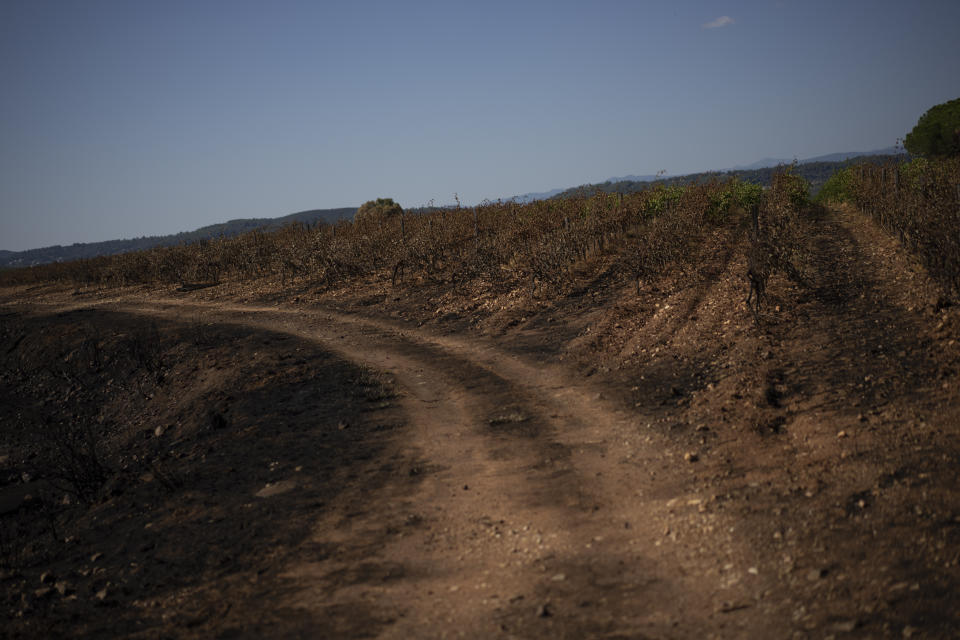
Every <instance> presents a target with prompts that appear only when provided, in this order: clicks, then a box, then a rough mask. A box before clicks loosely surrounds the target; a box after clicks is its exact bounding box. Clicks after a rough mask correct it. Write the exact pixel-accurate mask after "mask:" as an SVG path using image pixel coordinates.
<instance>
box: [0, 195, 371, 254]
mask: <svg viewBox="0 0 960 640" xmlns="http://www.w3.org/2000/svg"><path fill="white" fill-rule="evenodd" d="M356 212H357V210H356V208H355V207H346V208H342V209H311V210H310V211H300V212H297V213H291V214H290V215H286V216H283V217H280V218H239V219H236V220H230V221H229V222H221V223H218V224H211V225H207V226H205V227H200V228H199V229H195V230H194V231H185V232H181V233H175V234H172V235H166V236H145V237H142V238H132V239H123V240H106V241H103V242H78V243H75V244H72V245H69V246H62V245H53V246H52V247H42V248H39V249H29V250H27V251H2V250H0V268H4V267H29V266H31V265H35V264H43V263H46V262H64V261H67V260H77V259H80V258H94V257H96V256H107V255H115V254H118V253H126V252H128V251H140V250H143V249H151V248H153V247H166V246H171V245H178V244H188V243H191V242H197V241H199V240H205V239H209V238H218V237H220V236H235V235H237V234H240V233H245V232H247V231H253V230H254V229H277V228H280V227H284V226H286V225H288V224H293V223H297V222H299V223H302V224H316V223H318V222H325V223H334V222H337V221H338V220H343V219H345V218H352V217H353V214H354V213H356Z"/></svg>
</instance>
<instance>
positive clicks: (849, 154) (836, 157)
mask: <svg viewBox="0 0 960 640" xmlns="http://www.w3.org/2000/svg"><path fill="white" fill-rule="evenodd" d="M904 153H906V152H905V151H904V150H903V149H899V148H897V147H887V148H885V149H876V150H875V151H844V152H841V153H828V154H826V155H822V156H814V157H812V158H806V159H804V160H801V161H800V163H802V164H806V163H810V162H843V161H844V160H849V159H851V158H862V157H865V156H896V155H901V154H904ZM791 162H793V159H791V158H764V159H763V160H757V161H756V162H752V163H750V164H741V165H737V166H735V167H731V168H730V169H725V171H743V170H749V169H765V168H767V167H776V166H777V165H781V164H790V163H791Z"/></svg>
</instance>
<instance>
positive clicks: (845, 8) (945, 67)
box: [0, 0, 960, 250]
mask: <svg viewBox="0 0 960 640" xmlns="http://www.w3.org/2000/svg"><path fill="white" fill-rule="evenodd" d="M958 29H960V2H958V1H957V0H941V1H938V2H934V1H931V0H916V1H914V2H911V3H906V2H902V1H899V2H888V1H885V0H870V1H868V0H835V1H832V2H821V1H815V0H805V1H802V2H801V1H793V0H780V1H778V0H770V1H751V2H748V1H731V2H716V1H710V2H708V1H706V0H700V1H689V2H685V1H683V0H676V1H674V2H662V1H658V2H645V1H635V2H606V1H602V0H600V1H593V2H589V3H588V2H564V1H562V0H554V1H550V2H523V1H522V0H514V1H512V2H499V1H498V0H488V1H485V2H478V1H477V0H474V1H472V2H457V1H446V2H426V1H410V2H401V1H399V0H397V1H393V2H365V1H362V0H354V1H352V2H320V1H314V2H306V1H302V2H286V1H282V0H274V1H271V2H266V1H262V2H248V1H245V0H235V1H229V2H227V1H222V2H221V1H203V0H190V1H180V0H164V1H162V2H160V1H156V2H145V1H140V0H118V1H108V0H84V1H83V2H77V1H73V0H63V1H52V0H3V2H0V87H3V91H2V92H0V249H8V250H20V249H26V248H32V247H39V246H46V245H51V244H70V243H73V242H90V241H96V240H107V239H113V238H120V237H136V236H142V235H156V234H165V233H172V232H176V231H183V230H189V229H194V228H196V227H199V226H202V225H205V224H210V223H214V222H220V221H224V220H228V219H231V218H240V217H274V216H280V215H285V214H287V213H292V212H294V211H300V210H304V209H312V208H330V207H340V206H357V205H359V204H361V203H362V202H364V201H366V200H369V199H372V198H376V197H392V198H394V199H396V200H398V201H399V202H400V203H401V204H403V205H404V206H408V207H409V206H418V205H422V204H426V203H428V202H429V201H431V200H432V201H435V202H436V203H449V202H452V201H453V194H454V193H457V194H459V197H460V199H461V201H463V202H465V203H469V204H472V203H476V202H479V201H480V200H483V199H484V198H490V199H496V198H499V197H509V196H511V195H516V194H521V193H526V192H530V191H545V190H547V189H551V188H555V187H569V186H575V185H579V184H583V183H586V182H592V181H598V180H605V179H607V178H609V177H611V176H619V175H625V174H648V173H656V172H657V171H659V170H661V169H663V170H666V171H667V172H669V173H673V174H677V173H686V172H691V171H695V170H703V169H712V168H723V167H729V166H732V165H736V164H745V163H749V162H753V161H755V160H758V159H760V158H762V157H769V156H774V157H787V158H789V157H798V158H804V157H810V156H815V155H819V154H823V153H830V152H835V151H856V150H869V149H876V148H880V147H886V146H892V145H893V144H894V143H895V142H896V140H897V138H900V137H902V136H903V135H905V134H906V133H907V132H908V131H909V130H910V129H911V128H912V127H913V125H914V124H915V123H916V120H917V118H918V117H919V116H920V115H921V114H922V113H923V112H924V111H925V110H926V109H928V108H929V107H931V106H933V105H934V104H938V103H941V102H944V101H946V100H949V99H952V98H956V97H960V65H958V61H960V37H958V35H957V34H958V33H960V31H958Z"/></svg>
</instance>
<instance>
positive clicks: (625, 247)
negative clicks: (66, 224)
mask: <svg viewBox="0 0 960 640" xmlns="http://www.w3.org/2000/svg"><path fill="white" fill-rule="evenodd" d="M761 196H762V189H761V188H760V187H758V186H755V185H750V184H746V183H740V182H736V181H731V182H725V183H720V182H711V183H708V184H700V185H690V186H687V187H678V186H670V187H663V186H661V187H655V188H652V189H649V190H646V191H643V192H639V193H632V194H626V195H624V194H604V193H601V194H597V195H594V196H592V197H582V198H570V199H552V200H543V201H537V202H533V203H529V204H524V205H521V204H517V203H514V202H495V203H485V204H482V205H480V206H478V207H474V208H456V209H439V210H433V211H430V212H425V213H409V212H408V213H407V214H405V215H396V216H389V217H376V216H369V217H364V218H362V219H359V220H357V221H355V222H347V221H344V222H341V223H339V224H336V225H317V226H313V227H307V226H303V225H294V226H290V227H286V228H284V229H281V230H278V231H275V232H269V233H264V232H259V231H257V232H252V233H247V234H244V235H241V236H236V237H232V238H219V239H213V240H207V241H203V242H200V243H196V244H191V245H184V246H176V247H163V248H155V249H150V250H147V251H139V252H136V253H128V254H122V255H116V256H108V257H100V258H94V259H90V260H78V261H75V262H69V263H56V264H48V265H40V266H36V267H31V268H28V269H18V270H12V271H7V272H4V273H2V274H0V281H2V282H5V283H7V284H16V283H21V284H24V283H27V284H29V283H33V282H50V281H56V282H64V283H71V284H74V285H77V286H123V285H133V284H156V283H161V284H181V283H199V282H214V281H221V280H235V281H248V280H255V279H263V278H268V279H274V280H278V281H280V282H281V283H283V284H287V283H293V282H298V283H303V284H306V285H313V286H318V287H320V288H324V289H328V288H334V287H339V286H345V285H349V284H350V283H351V282H355V281H356V280H357V279H363V278H381V279H384V280H389V281H392V283H393V285H394V286H398V287H402V286H407V285H410V284H413V283H417V282H432V283H437V284H446V285H454V286H459V285H464V284H468V283H475V282H482V283H483V284H485V285H488V286H489V287H491V289H492V290H493V291H499V292H504V291H509V290H514V289H523V290H527V291H529V292H530V294H531V295H534V296H537V297H541V296H552V295H561V294H562V293H563V292H565V291H568V290H569V289H570V287H571V286H572V283H573V279H574V275H575V274H576V273H577V270H578V268H580V267H581V266H583V265H584V264H585V263H587V262H588V261H589V260H590V259H591V258H593V257H595V256H597V255H600V254H603V255H610V256H613V258H612V260H613V263H614V266H615V268H618V269H619V271H620V272H622V273H623V274H625V275H627V276H628V277H631V278H634V279H636V280H637V283H638V287H639V283H640V282H641V281H642V280H644V279H645V278H647V277H649V276H652V275H655V274H657V273H660V272H661V271H662V270H663V269H665V268H666V267H667V266H668V265H670V264H671V263H674V262H677V261H680V260H682V259H683V258H684V257H685V256H687V255H688V254H689V252H690V249H691V248H692V246H693V245H694V244H695V243H696V242H698V239H699V238H701V237H702V236H703V231H704V229H706V228H709V227H710V226H711V225H713V226H716V225H724V224H727V223H728V222H729V221H730V220H732V219H733V218H734V217H735V216H733V215H732V214H733V212H736V211H739V212H740V214H743V213H744V212H745V211H747V210H748V209H750V208H751V207H755V206H756V205H757V203H758V202H759V200H760V199H761Z"/></svg>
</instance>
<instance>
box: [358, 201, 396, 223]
mask: <svg viewBox="0 0 960 640" xmlns="http://www.w3.org/2000/svg"><path fill="white" fill-rule="evenodd" d="M401 214H403V207H401V206H400V205H399V204H397V203H396V202H394V201H393V198H377V199H376V200H370V201H368V202H364V203H363V204H362V205H360V208H359V209H357V214H356V215H355V216H354V218H353V219H354V220H355V221H357V222H360V221H363V220H377V219H387V220H388V219H390V218H393V217H395V216H399V215H401Z"/></svg>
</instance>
